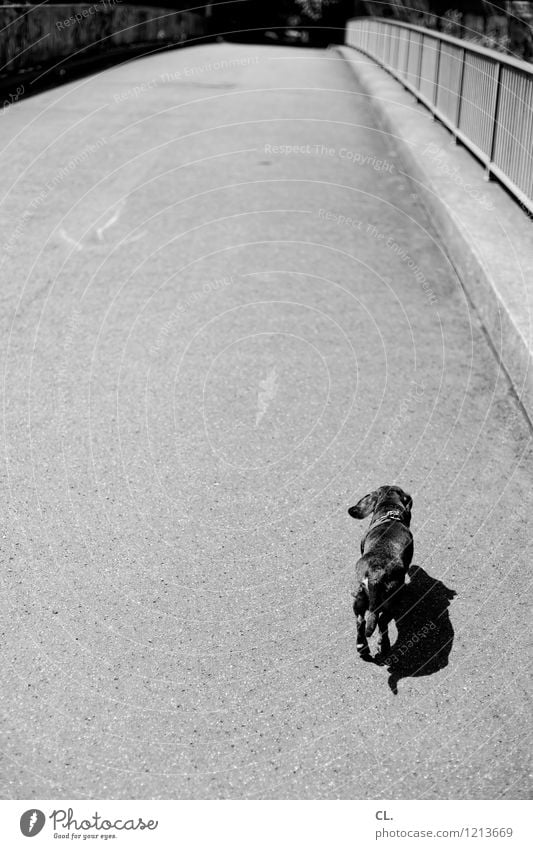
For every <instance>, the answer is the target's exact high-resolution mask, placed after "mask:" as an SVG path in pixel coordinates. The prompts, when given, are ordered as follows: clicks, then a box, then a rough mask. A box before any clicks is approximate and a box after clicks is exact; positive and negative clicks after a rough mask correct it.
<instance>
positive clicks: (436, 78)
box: [433, 38, 442, 120]
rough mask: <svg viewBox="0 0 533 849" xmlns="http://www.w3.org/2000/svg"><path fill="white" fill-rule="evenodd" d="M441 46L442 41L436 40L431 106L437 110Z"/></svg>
mask: <svg viewBox="0 0 533 849" xmlns="http://www.w3.org/2000/svg"><path fill="white" fill-rule="evenodd" d="M441 46H442V41H441V40H440V38H439V39H437V59H436V61H435V85H434V86H433V106H434V107H435V109H436V108H437V97H438V94H439V73H440V50H441ZM433 120H435V113H433Z"/></svg>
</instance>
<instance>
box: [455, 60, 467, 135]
mask: <svg viewBox="0 0 533 849" xmlns="http://www.w3.org/2000/svg"><path fill="white" fill-rule="evenodd" d="M465 61H466V47H463V59H462V62H461V75H460V77H459V91H458V94H457V114H456V116H455V129H456V131H457V130H458V129H459V121H460V120H461V108H462V106H463V84H464V80H465ZM454 141H455V143H456V144H457V132H456V133H455V134H454Z"/></svg>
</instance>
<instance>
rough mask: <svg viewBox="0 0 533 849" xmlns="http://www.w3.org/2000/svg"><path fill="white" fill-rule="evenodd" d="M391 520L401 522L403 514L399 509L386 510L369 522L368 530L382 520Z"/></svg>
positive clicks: (381, 522)
mask: <svg viewBox="0 0 533 849" xmlns="http://www.w3.org/2000/svg"><path fill="white" fill-rule="evenodd" d="M391 521H394V522H403V516H402V515H401V512H400V511H399V510H387V512H386V513H385V515H384V516H380V517H379V519H376V521H375V522H371V524H370V528H369V530H370V529H373V528H375V527H377V526H378V525H382V524H383V523H384V522H391Z"/></svg>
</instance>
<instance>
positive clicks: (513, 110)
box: [346, 18, 533, 213]
mask: <svg viewBox="0 0 533 849" xmlns="http://www.w3.org/2000/svg"><path fill="white" fill-rule="evenodd" d="M346 43H347V44H348V45H349V46H350V47H355V48H357V49H358V50H360V51H361V52H363V53H365V54H366V55H368V56H369V57H370V58H371V59H374V60H375V61H376V62H378V63H379V64H380V65H381V66H382V67H383V68H384V69H385V70H386V71H388V72H389V73H390V74H392V76H393V77H395V78H396V79H397V80H398V81H399V82H401V83H402V85H404V86H405V88H407V89H408V90H409V91H410V92H412V94H414V95H415V97H416V98H417V99H418V100H419V101H420V102H421V103H423V104H424V106H426V107H427V108H428V109H429V110H430V111H431V112H432V113H433V115H434V116H435V117H436V118H438V119H439V120H440V121H441V122H442V123H443V124H444V125H445V126H446V127H448V129H449V130H451V132H452V133H453V134H454V136H455V138H456V139H458V140H459V141H460V142H461V143H462V144H464V146H465V147H467V148H468V149H469V150H471V151H472V153H473V154H474V155H475V156H476V157H477V158H478V159H479V160H480V161H481V162H482V163H483V164H484V165H485V168H486V173H487V178H489V177H490V176H491V175H493V176H494V177H496V178H497V179H498V180H500V181H501V182H502V183H503V184H504V185H505V186H506V187H507V188H508V189H509V191H511V192H512V193H513V194H514V195H515V197H516V198H517V199H518V200H519V201H520V203H522V204H523V206H524V207H525V208H526V209H527V210H528V211H529V212H530V213H533V65H531V64H529V63H528V62H521V61H519V60H517V59H512V58H510V57H508V56H505V55H503V54H501V53H497V52H496V51H495V50H488V49H487V48H484V47H478V46H477V45H475V44H470V43H468V42H465V41H462V40H460V39H458V38H453V37H452V36H448V35H443V34H441V33H437V32H435V31H434V30H427V29H424V28H423V27H417V26H413V25H411V24H404V23H400V22H396V21H390V20H388V19H382V18H356V19H355V20H352V21H350V22H349V23H348V26H347V31H346Z"/></svg>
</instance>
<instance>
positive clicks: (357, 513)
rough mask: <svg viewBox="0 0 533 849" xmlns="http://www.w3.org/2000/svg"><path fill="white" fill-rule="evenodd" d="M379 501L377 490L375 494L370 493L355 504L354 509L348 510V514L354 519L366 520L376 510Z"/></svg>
mask: <svg viewBox="0 0 533 849" xmlns="http://www.w3.org/2000/svg"><path fill="white" fill-rule="evenodd" d="M377 499H378V492H377V489H375V490H374V492H369V493H368V495H365V496H364V497H363V498H361V500H360V501H358V502H357V504H354V506H353V507H350V508H349V509H348V513H349V514H350V516H351V517H352V519H364V518H365V517H366V516H368V515H369V514H370V513H372V511H373V510H374V507H375V506H376V501H377Z"/></svg>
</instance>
